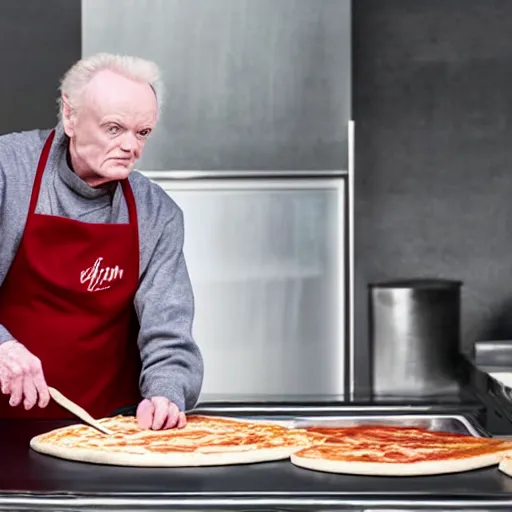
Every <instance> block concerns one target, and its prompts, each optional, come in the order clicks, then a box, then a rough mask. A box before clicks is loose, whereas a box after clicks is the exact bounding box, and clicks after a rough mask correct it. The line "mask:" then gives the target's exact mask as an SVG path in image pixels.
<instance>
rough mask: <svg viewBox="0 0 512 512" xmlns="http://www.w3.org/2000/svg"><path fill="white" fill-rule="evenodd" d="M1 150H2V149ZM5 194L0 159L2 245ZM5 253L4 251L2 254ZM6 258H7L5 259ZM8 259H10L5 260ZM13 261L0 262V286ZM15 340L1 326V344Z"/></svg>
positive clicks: (0, 233)
mask: <svg viewBox="0 0 512 512" xmlns="http://www.w3.org/2000/svg"><path fill="white" fill-rule="evenodd" d="M0 149H1V148H0ZM4 194H5V176H4V171H3V167H2V162H1V159H0V216H1V219H0V244H1V243H2V240H5V236H4V233H2V232H3V231H4V230H5V229H6V226H4V223H3V222H2V220H3V219H4V218H5V217H6V215H5V214H4V208H5V204H4ZM3 253H4V251H2V254H3ZM4 258H5V257H4ZM5 259H8V258H5ZM11 263H12V262H11V261H5V260H4V261H0V286H1V285H2V283H3V281H4V279H5V276H6V275H7V272H8V270H9V267H10V266H11ZM12 339H13V336H12V334H11V333H10V332H9V331H8V330H7V329H6V327H5V326H3V325H1V324H0V344H2V343H5V342H6V341H11V340H12Z"/></svg>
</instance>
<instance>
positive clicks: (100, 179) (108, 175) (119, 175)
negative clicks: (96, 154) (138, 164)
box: [88, 165, 133, 187]
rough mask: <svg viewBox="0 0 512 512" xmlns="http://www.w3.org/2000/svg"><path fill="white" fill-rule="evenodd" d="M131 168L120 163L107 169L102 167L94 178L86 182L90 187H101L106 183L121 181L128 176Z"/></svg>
mask: <svg viewBox="0 0 512 512" xmlns="http://www.w3.org/2000/svg"><path fill="white" fill-rule="evenodd" d="M132 170H133V168H132V167H127V166H122V165H115V166H112V167H110V168H108V169H107V170H103V169H102V171H101V173H98V174H97V175H96V176H95V177H94V178H91V179H90V180H88V184H89V186H91V187H101V186H102V185H106V184H107V183H111V182H114V181H122V180H125V179H126V178H128V176H130V174H131V172H132Z"/></svg>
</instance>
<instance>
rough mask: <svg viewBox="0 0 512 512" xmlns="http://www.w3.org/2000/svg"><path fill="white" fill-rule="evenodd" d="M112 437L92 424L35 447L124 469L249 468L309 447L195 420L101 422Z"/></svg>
mask: <svg viewBox="0 0 512 512" xmlns="http://www.w3.org/2000/svg"><path fill="white" fill-rule="evenodd" d="M100 422H101V424H102V425H104V426H105V427H107V428H109V429H110V430H112V431H114V435H110V436H106V435H103V434H102V433H100V432H98V431H96V430H95V429H94V428H92V427H89V426H86V425H81V424H79V425H72V426H69V427H63V428H60V429H56V430H53V431H51V432H48V433H45V434H41V435H38V436H36V437H34V438H32V440H31V441H30V447H31V448H32V449H33V450H35V451H37V452H39V453H43V454H46V455H52V456H54V457H59V458H62V459H68V460H75V461H81V462H90V463H96V464H109V465H119V466H137V467H143V466H151V467H186V466H219V465H228V464H229V465H232V464H248V463H255V462H265V461H276V460H282V459H288V458H289V457H290V454H291V453H292V452H293V451H295V450H297V449H299V448H302V447H305V446H307V441H306V439H305V438H304V437H301V436H295V437H294V436H288V435H287V434H288V429H287V428H286V427H284V426H281V425H278V424H273V423H266V422H262V421H254V422H251V421H242V420H238V419H233V420H231V419H228V418H218V417H211V416H200V415H193V416H189V417H188V420H187V425H186V426H185V428H183V429H170V430H141V429H140V428H139V427H138V425H137V421H136V419H135V418H133V417H125V416H116V417H114V418H107V419H103V420H100Z"/></svg>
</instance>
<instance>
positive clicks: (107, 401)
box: [0, 132, 140, 419]
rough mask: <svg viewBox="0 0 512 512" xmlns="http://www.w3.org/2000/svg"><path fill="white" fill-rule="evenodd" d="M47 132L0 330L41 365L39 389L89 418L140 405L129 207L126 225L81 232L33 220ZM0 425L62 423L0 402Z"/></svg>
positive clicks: (74, 226)
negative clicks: (57, 394) (10, 421)
mask: <svg viewBox="0 0 512 512" xmlns="http://www.w3.org/2000/svg"><path fill="white" fill-rule="evenodd" d="M54 135H55V132H52V133H51V134H50V136H49V137H48V139H47V140H46V143H45V145H44V148H43V150H42V152H41V155H40V157H39V163H38V166H37V172H36V176H35V180H34V186H33V189H32V196H31V199H30V206H29V210H28V216H27V222H26V225H25V231H24V233H23V236H22V238H21V241H20V245H19V248H18V251H17V253H16V257H15V258H14V261H13V263H12V265H11V268H10V270H9V272H8V274H7V276H6V278H5V281H4V283H3V284H2V286H1V287H0V324H3V325H4V326H5V327H6V328H7V329H8V330H9V332H10V333H11V334H12V335H13V337H14V338H15V339H16V340H18V341H19V342H20V343H22V344H23V345H25V347H27V349H28V350H30V352H32V353H33V354H34V355H36V356H37V357H38V358H39V359H41V362H42V365H43V372H44V375H45V378H46V382H47V384H48V385H49V386H53V387H55V388H57V389H58V390H59V391H61V392H62V393H63V394H64V395H66V396H68V398H70V399H71V400H73V401H75V402H76V403H78V404H79V405H81V406H82V407H83V408H85V409H86V410H87V411H88V412H90V413H91V414H92V415H93V416H95V417H103V416H107V415H109V414H111V413H112V412H113V411H114V410H116V409H118V408H120V407H124V406H127V405H133V404H136V403H137V402H138V401H140V392H139V375H140V356H139V352H138V347H137V333H138V323H137V318H136V315H135V311H134V307H133V299H134V296H135V292H136V290H137V285H138V279H139V236H138V225H137V211H136V206H135V199H134V197H133V193H132V190H131V187H130V185H129V183H128V180H124V181H122V183H121V184H122V189H123V193H124V197H125V200H126V202H127V205H128V212H129V217H130V222H129V224H89V223H84V222H79V221H76V220H70V219H67V218H63V217H56V216H53V215H42V214H38V213H35V208H36V204H37V199H38V197H39V190H40V188H41V180H42V177H43V172H44V169H45V167H46V162H47V160H48V155H49V153H50V149H51V144H52V141H53V138H54ZM0 417H4V418H6V417H17V418H55V419H58V418H69V417H72V415H71V414H69V413H68V412H67V411H65V410H64V409H63V408H61V407H60V406H59V405H57V404H56V403H55V402H54V401H53V400H50V403H49V405H48V407H46V408H44V409H41V408H40V407H39V406H38V405H36V406H35V407H34V408H32V409H31V410H30V411H25V409H24V407H23V403H22V404H20V405H19V406H17V407H11V406H10V405H9V397H8V396H6V395H2V394H0Z"/></svg>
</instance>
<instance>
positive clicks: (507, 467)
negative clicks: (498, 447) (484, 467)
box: [498, 454, 512, 477]
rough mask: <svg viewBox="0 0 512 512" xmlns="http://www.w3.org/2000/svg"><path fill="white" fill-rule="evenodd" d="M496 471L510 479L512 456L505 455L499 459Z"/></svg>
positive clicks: (511, 475) (511, 474)
mask: <svg viewBox="0 0 512 512" xmlns="http://www.w3.org/2000/svg"><path fill="white" fill-rule="evenodd" d="M498 469H499V470H500V471H501V472H502V473H504V474H505V475H507V476H510V477H512V454H507V455H506V456H505V457H503V458H502V459H501V461H500V463H499V465H498Z"/></svg>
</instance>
